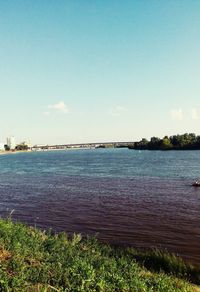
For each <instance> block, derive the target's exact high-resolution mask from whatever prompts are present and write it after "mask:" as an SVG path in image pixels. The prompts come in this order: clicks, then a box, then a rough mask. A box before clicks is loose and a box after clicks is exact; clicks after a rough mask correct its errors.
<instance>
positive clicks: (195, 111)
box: [191, 108, 199, 120]
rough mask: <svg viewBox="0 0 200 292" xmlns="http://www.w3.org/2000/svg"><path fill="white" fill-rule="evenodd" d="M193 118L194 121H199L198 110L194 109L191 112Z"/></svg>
mask: <svg viewBox="0 0 200 292" xmlns="http://www.w3.org/2000/svg"><path fill="white" fill-rule="evenodd" d="M191 116H192V119H193V120H198V119H199V114H198V111H197V109H196V108H193V109H192V111H191Z"/></svg>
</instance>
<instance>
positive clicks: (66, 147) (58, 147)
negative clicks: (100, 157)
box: [31, 141, 134, 150]
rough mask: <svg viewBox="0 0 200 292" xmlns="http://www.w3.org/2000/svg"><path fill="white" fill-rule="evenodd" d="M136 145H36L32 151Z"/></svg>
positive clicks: (129, 143) (105, 143)
mask: <svg viewBox="0 0 200 292" xmlns="http://www.w3.org/2000/svg"><path fill="white" fill-rule="evenodd" d="M128 145H134V142H132V141H131V142H99V143H96V142H95V143H74V144H55V145H44V144H43V145H34V146H32V147H31V149H32V150H54V149H70V148H72V149H81V148H84V149H85V148H86V149H93V148H123V147H128Z"/></svg>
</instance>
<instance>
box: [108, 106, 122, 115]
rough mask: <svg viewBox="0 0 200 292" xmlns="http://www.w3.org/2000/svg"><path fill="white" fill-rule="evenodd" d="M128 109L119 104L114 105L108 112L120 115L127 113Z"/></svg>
mask: <svg viewBox="0 0 200 292" xmlns="http://www.w3.org/2000/svg"><path fill="white" fill-rule="evenodd" d="M126 111H127V109H126V108H125V107H123V106H119V105H117V106H115V107H112V108H111V109H110V110H109V112H108V113H109V114H110V115H111V116H120V115H122V114H123V113H125V112H126Z"/></svg>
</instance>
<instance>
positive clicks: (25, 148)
mask: <svg viewBox="0 0 200 292" xmlns="http://www.w3.org/2000/svg"><path fill="white" fill-rule="evenodd" d="M15 150H28V145H27V144H26V142H22V143H20V144H18V145H17V146H16V147H15Z"/></svg>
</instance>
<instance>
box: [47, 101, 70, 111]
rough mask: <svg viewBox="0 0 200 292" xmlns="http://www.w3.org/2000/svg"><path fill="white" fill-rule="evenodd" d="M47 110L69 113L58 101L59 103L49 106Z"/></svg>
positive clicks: (63, 104)
mask: <svg viewBox="0 0 200 292" xmlns="http://www.w3.org/2000/svg"><path fill="white" fill-rule="evenodd" d="M48 108H49V109H52V110H56V111H58V112H61V113H65V114H66V113H68V112H69V108H68V107H67V106H66V104H65V103H64V102H63V101H60V102H59V103H56V104H53V105H49V106H48Z"/></svg>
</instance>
